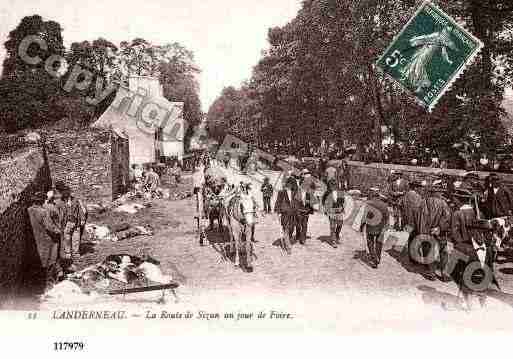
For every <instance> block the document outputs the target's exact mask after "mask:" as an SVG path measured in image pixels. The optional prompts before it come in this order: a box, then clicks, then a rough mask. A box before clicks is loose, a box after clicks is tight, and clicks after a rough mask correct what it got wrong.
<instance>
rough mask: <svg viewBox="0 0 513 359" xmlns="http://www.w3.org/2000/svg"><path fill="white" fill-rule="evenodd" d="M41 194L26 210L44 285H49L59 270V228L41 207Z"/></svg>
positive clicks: (48, 212)
mask: <svg viewBox="0 0 513 359" xmlns="http://www.w3.org/2000/svg"><path fill="white" fill-rule="evenodd" d="M43 196H44V195H43V194H42V193H38V194H37V195H36V197H35V198H34V205H33V206H31V207H30V208H28V210H27V211H28V214H29V218H30V223H31V225H32V231H33V233H34V239H35V242H36V248H37V252H38V255H39V259H40V261H41V267H42V268H43V273H42V275H43V280H44V281H45V282H46V285H49V284H50V283H51V282H52V281H55V280H56V279H57V278H56V277H57V275H58V272H60V265H59V258H60V256H59V249H60V244H61V228H59V226H58V224H57V223H55V221H54V219H52V218H51V214H50V211H48V210H47V209H46V208H44V207H43V202H44V198H43Z"/></svg>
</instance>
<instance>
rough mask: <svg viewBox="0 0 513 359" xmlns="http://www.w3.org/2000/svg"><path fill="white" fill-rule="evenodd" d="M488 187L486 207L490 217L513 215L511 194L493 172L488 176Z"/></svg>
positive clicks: (512, 195)
mask: <svg viewBox="0 0 513 359" xmlns="http://www.w3.org/2000/svg"><path fill="white" fill-rule="evenodd" d="M488 181H489V187H488V188H487V191H486V208H487V211H488V216H489V217H490V218H498V217H506V216H512V215H513V194H512V193H511V191H510V190H509V189H508V188H507V187H506V186H504V185H503V184H502V183H501V180H500V178H499V176H498V175H497V174H495V173H492V174H490V176H489V177H488Z"/></svg>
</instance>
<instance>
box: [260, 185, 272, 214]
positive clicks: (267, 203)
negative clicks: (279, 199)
mask: <svg viewBox="0 0 513 359" xmlns="http://www.w3.org/2000/svg"><path fill="white" fill-rule="evenodd" d="M260 191H261V192H262V199H263V202H264V212H265V213H266V214H270V213H271V198H272V196H273V193H274V189H273V185H272V184H271V183H270V182H269V177H265V178H264V183H263V184H262V187H261V188H260Z"/></svg>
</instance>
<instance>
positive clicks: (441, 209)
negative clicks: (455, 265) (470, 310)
mask: <svg viewBox="0 0 513 359" xmlns="http://www.w3.org/2000/svg"><path fill="white" fill-rule="evenodd" d="M444 191H445V190H444V189H443V187H442V186H430V187H428V188H427V189H426V193H427V195H426V199H425V200H424V201H423V202H422V206H421V209H420V214H419V216H418V222H417V226H416V227H417V231H416V232H417V236H418V237H417V238H419V239H420V240H421V242H422V243H421V250H422V253H421V258H422V260H423V262H424V264H425V266H426V269H427V272H426V274H425V277H426V279H428V280H436V275H435V248H434V246H436V245H437V246H438V251H439V256H440V272H441V273H440V274H441V280H442V281H444V282H448V281H450V280H451V278H450V276H449V275H448V273H445V269H446V268H447V263H448V252H447V236H448V234H449V232H450V230H451V210H450V208H449V205H448V204H447V200H446V199H445V198H443V196H442V195H441V194H442V192H444Z"/></svg>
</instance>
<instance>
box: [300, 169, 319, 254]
mask: <svg viewBox="0 0 513 359" xmlns="http://www.w3.org/2000/svg"><path fill="white" fill-rule="evenodd" d="M308 185H309V186H310V187H307V186H308ZM314 188H315V185H314V184H313V182H308V183H305V177H304V176H301V177H300V179H299V189H298V192H297V201H298V202H299V210H298V215H297V221H296V225H297V228H296V240H297V241H298V242H299V243H300V244H302V245H304V244H305V243H306V237H307V233H308V219H309V217H310V215H311V214H313V213H314V208H313V201H314V193H313V189H314Z"/></svg>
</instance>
